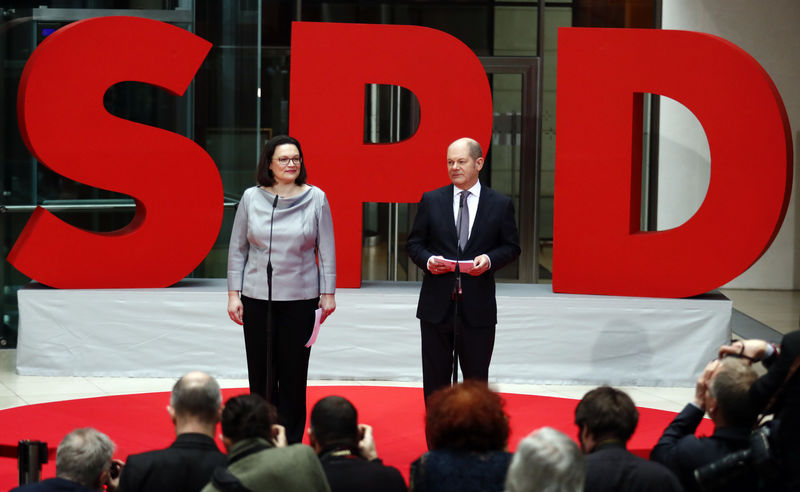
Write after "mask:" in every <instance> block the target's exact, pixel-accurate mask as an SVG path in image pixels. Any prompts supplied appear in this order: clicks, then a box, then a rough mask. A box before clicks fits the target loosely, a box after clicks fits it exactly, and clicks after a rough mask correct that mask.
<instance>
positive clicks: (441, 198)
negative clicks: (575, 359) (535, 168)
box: [407, 138, 520, 401]
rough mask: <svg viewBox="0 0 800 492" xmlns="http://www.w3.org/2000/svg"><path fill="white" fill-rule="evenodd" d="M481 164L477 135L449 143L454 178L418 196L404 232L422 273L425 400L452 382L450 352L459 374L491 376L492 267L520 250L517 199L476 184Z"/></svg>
mask: <svg viewBox="0 0 800 492" xmlns="http://www.w3.org/2000/svg"><path fill="white" fill-rule="evenodd" d="M483 162H484V161H483V152H482V150H481V147H480V145H479V144H478V142H476V141H475V140H472V139H470V138H461V139H459V140H456V141H455V142H453V143H452V144H450V146H449V147H448V148H447V172H448V174H449V176H450V180H451V181H452V184H451V185H448V186H445V187H443V188H439V189H437V190H433V191H429V192H427V193H425V194H423V195H422V200H421V201H420V203H419V208H418V210H417V216H416V218H415V219H414V225H413V227H412V229H411V232H410V233H409V236H408V242H407V249H408V254H409V256H410V257H411V259H412V260H413V261H414V263H416V265H417V266H419V267H420V268H421V269H422V270H423V271H424V272H425V277H424V278H423V281H422V289H421V290H420V295H419V304H418V306H417V318H419V319H420V328H421V334H422V379H423V386H424V393H425V400H426V401H427V399H428V396H430V394H431V393H433V392H434V391H436V390H437V389H439V388H442V387H445V386H448V385H449V384H451V381H452V374H453V359H454V351H455V353H456V354H457V356H458V359H459V362H460V365H461V371H462V373H463V375H464V379H476V380H482V381H486V380H488V377H489V362H490V361H491V358H492V350H493V348H494V335H495V324H497V303H496V301H495V285H494V272H495V271H497V270H499V269H500V268H502V267H503V266H505V265H507V264H508V263H510V262H512V261H514V259H515V258H517V257H518V256H519V253H520V247H519V234H518V233H517V226H516V222H515V220H514V205H513V203H512V202H511V200H510V199H509V198H508V197H506V196H503V195H501V194H500V193H497V192H496V191H494V190H492V189H490V188H488V187H486V186H481V183H480V181H479V180H478V174H479V173H480V170H481V168H483ZM445 260H467V261H469V262H470V265H468V266H461V267H459V269H458V271H453V266H452V263H450V264H448V262H446V261H445ZM454 349H455V350H454Z"/></svg>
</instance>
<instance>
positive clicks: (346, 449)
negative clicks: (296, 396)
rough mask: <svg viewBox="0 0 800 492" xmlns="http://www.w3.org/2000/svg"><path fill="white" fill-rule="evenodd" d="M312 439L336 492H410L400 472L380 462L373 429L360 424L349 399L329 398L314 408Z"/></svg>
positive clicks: (330, 483) (310, 430) (312, 411)
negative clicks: (407, 491)
mask: <svg viewBox="0 0 800 492" xmlns="http://www.w3.org/2000/svg"><path fill="white" fill-rule="evenodd" d="M309 438H310V440H311V446H312V447H313V448H314V450H315V451H316V452H317V455H318V456H319V460H320V462H321V463H322V468H323V469H324V470H325V475H326V476H327V478H328V484H329V485H330V487H331V490H332V491H333V492H347V491H350V492H360V491H363V492H371V491H381V492H405V491H406V490H408V489H407V487H406V481H405V480H404V479H403V476H402V475H401V474H400V472H399V471H398V470H397V468H394V467H392V466H385V465H384V464H383V462H382V461H381V460H380V458H378V453H377V451H376V450H375V441H374V440H373V438H372V428H371V427H370V426H368V425H364V424H362V425H359V424H358V412H357V411H356V409H355V407H354V406H353V405H352V404H351V403H350V402H349V401H348V400H347V399H345V398H342V397H341V396H328V397H326V398H323V399H321V400H320V401H318V402H317V403H316V405H314V408H313V409H312V410H311V427H310V429H309Z"/></svg>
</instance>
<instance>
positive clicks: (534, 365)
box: [17, 279, 732, 386]
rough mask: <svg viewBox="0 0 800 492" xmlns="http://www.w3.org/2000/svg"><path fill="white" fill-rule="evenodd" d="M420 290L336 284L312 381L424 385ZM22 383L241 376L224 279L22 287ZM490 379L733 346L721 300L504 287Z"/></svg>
mask: <svg viewBox="0 0 800 492" xmlns="http://www.w3.org/2000/svg"><path fill="white" fill-rule="evenodd" d="M418 294H419V284H418V283H397V284H395V283H382V282H373V283H365V284H364V286H363V287H362V288H361V289H340V290H339V291H337V294H336V302H337V310H336V313H335V314H334V315H333V316H332V317H331V318H329V319H328V321H326V322H325V324H324V325H323V327H322V331H321V333H320V336H319V339H318V341H317V344H316V345H315V346H314V348H313V350H312V354H311V365H310V368H309V378H310V379H333V380H373V379H374V380H393V381H420V380H421V378H422V369H421V364H420V355H419V350H420V348H419V344H420V340H419V323H418V320H417V319H416V318H415V312H416V304H417V296H418ZM18 296H19V313H20V322H19V339H18V346H17V371H18V372H19V373H20V374H22V375H52V376H55V375H58V376H64V375H73V376H131V377H168V378H175V377H177V376H180V375H181V374H183V373H185V372H187V371H189V370H192V369H201V370H204V371H207V372H210V373H211V374H213V375H215V376H217V377H224V378H244V377H246V375H247V369H246V365H245V356H244V340H243V337H242V332H241V328H240V327H239V326H238V325H236V324H234V323H233V322H232V321H230V320H229V319H228V316H227V312H226V303H227V291H226V285H225V280H224V279H190V280H184V281H182V282H180V283H179V284H178V285H176V286H173V287H169V288H166V289H119V290H59V289H50V288H47V287H43V286H41V285H39V284H31V285H29V286H27V287H25V288H24V289H21V290H20V291H19V294H18ZM497 301H498V312H499V323H498V326H497V339H496V342H495V349H494V358H493V360H492V365H491V369H490V379H491V380H492V381H496V382H506V383H549V384H591V385H595V384H602V383H608V384H613V385H643V386H693V385H694V381H695V379H696V377H697V374H699V372H700V371H701V369H702V368H703V367H704V366H705V364H706V362H707V361H708V360H711V359H712V358H713V357H714V356H715V352H716V349H717V347H719V346H720V345H721V344H722V343H724V342H725V341H726V340H729V339H730V318H731V312H732V305H731V302H730V301H729V300H728V299H727V298H725V297H724V296H722V295H721V294H709V295H706V296H701V297H699V298H692V299H650V298H626V297H606V296H579V295H563V294H553V292H552V290H551V288H550V286H549V285H530V284H498V288H497Z"/></svg>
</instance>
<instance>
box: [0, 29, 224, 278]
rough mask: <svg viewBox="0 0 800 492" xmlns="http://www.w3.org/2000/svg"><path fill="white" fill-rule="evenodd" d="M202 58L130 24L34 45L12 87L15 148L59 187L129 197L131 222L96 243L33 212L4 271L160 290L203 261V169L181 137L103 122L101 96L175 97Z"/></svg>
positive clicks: (217, 188)
mask: <svg viewBox="0 0 800 492" xmlns="http://www.w3.org/2000/svg"><path fill="white" fill-rule="evenodd" d="M210 48H211V44H210V43H208V42H207V41H205V40H203V39H201V38H199V37H197V36H195V35H193V34H191V33H189V32H187V31H185V30H183V29H180V28H177V27H174V26H171V25H169V24H165V23H162V22H157V21H152V20H148V19H142V18H136V17H101V18H94V19H88V20H84V21H79V22H75V23H73V24H70V25H68V26H66V27H64V28H62V29H60V30H58V31H57V32H55V33H53V34H52V35H50V36H49V37H48V38H47V39H45V41H44V42H43V43H42V44H41V45H40V46H39V47H38V48H37V49H36V51H35V52H34V53H33V54H32V55H31V57H30V59H29V60H28V63H27V65H26V66H25V70H24V72H23V74H22V79H21V81H20V89H19V97H18V102H17V103H18V118H19V126H20V131H21V133H22V137H23V139H24V140H25V144H26V145H27V147H28V149H29V150H30V151H31V153H32V154H33V155H34V156H36V158H37V159H38V160H39V161H40V162H42V163H44V164H45V165H47V166H48V167H49V168H51V169H53V170H54V171H56V172H58V173H60V174H62V175H64V176H67V177H69V178H71V179H74V180H77V181H80V182H82V183H85V184H87V185H90V186H95V187H98V188H103V189H106V190H111V191H115V192H119V193H124V194H126V195H130V196H132V197H133V198H134V199H135V201H136V215H135V216H134V218H133V220H132V221H131V223H130V224H128V225H127V226H126V227H124V228H122V229H120V230H118V231H113V232H110V233H98V232H89V231H84V230H82V229H78V228H75V227H73V226H71V225H69V224H66V223H64V222H63V221H61V220H59V219H58V218H56V217H55V216H54V215H53V214H51V213H50V212H48V211H46V210H45V209H43V208H37V209H36V211H35V212H34V213H33V216H32V217H31V219H30V221H29V222H28V224H27V225H26V226H25V229H24V230H23V231H22V234H21V235H20V237H19V239H18V240H17V242H16V243H15V244H14V247H13V249H12V250H11V253H10V254H9V255H8V260H9V262H11V264H13V265H14V266H15V267H16V268H17V269H19V270H20V271H21V272H22V273H24V274H25V275H28V276H29V277H31V278H33V279H35V280H38V281H40V282H42V283H44V284H47V285H50V286H53V287H60V288H120V287H165V286H168V285H170V284H173V283H175V282H177V281H178V280H180V279H182V278H183V277H184V276H186V275H187V274H188V273H190V272H191V271H192V269H194V268H195V267H196V266H197V265H198V264H199V263H200V262H201V261H202V260H203V258H204V257H205V255H206V254H207V253H208V251H209V250H210V248H211V246H212V245H213V243H214V241H215V240H216V237H217V234H218V233H219V227H220V224H221V222H222V205H223V196H222V182H221V180H220V176H219V172H218V171H217V168H216V165H215V164H214V161H213V160H212V159H211V157H210V156H209V155H208V154H207V153H206V152H205V151H203V149H201V148H200V147H199V146H198V145H197V144H195V143H194V142H192V141H191V140H189V139H187V138H185V137H182V136H180V135H177V134H174V133H171V132H168V131H165V130H161V129H158V128H153V127H149V126H145V125H142V124H139V123H134V122H131V121H127V120H123V119H121V118H117V117H115V116H112V115H111V114H109V113H108V112H107V111H106V110H105V108H104V107H103V95H104V94H105V92H106V91H107V90H108V88H109V87H111V86H112V85H114V84H116V83H118V82H122V81H137V82H144V83H148V84H153V85H156V86H158V87H161V88H163V89H165V90H167V91H168V92H170V93H172V94H175V95H181V94H183V92H184V91H185V90H186V88H187V86H188V85H189V83H190V82H191V80H192V78H193V77H194V74H195V72H196V71H197V69H198V68H199V66H200V64H201V63H202V62H203V59H204V58H205V56H206V54H207V53H208V51H209V49H210Z"/></svg>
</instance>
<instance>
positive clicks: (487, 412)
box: [425, 381, 509, 451]
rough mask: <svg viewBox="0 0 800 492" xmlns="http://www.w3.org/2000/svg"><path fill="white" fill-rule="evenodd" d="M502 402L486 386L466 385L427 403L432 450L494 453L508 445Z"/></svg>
mask: <svg viewBox="0 0 800 492" xmlns="http://www.w3.org/2000/svg"><path fill="white" fill-rule="evenodd" d="M504 405H505V402H504V401H503V399H502V398H501V397H500V395H498V394H497V393H495V392H494V391H492V390H490V389H489V387H488V386H487V384H486V383H484V382H479V381H464V382H463V383H461V384H457V385H455V386H452V387H448V388H444V389H441V390H439V391H437V392H435V393H434V394H432V395H431V396H430V398H429V399H428V414H427V416H426V418H425V432H426V434H427V437H428V444H429V445H430V447H431V449H432V450H433V449H453V450H463V451H494V450H502V449H505V447H506V445H507V444H508V434H509V427H508V416H507V415H506V413H505V411H504V410H503V407H504Z"/></svg>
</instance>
